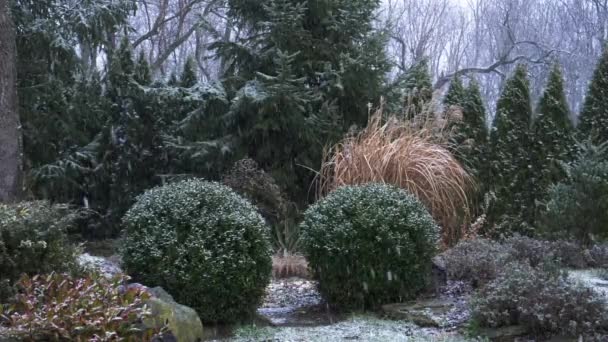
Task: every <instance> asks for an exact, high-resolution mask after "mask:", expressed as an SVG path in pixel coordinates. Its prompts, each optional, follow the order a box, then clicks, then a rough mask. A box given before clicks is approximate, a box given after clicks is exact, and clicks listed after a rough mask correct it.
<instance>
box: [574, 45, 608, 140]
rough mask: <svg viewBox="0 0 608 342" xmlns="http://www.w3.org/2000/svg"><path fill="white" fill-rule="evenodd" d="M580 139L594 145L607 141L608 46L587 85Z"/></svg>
mask: <svg viewBox="0 0 608 342" xmlns="http://www.w3.org/2000/svg"><path fill="white" fill-rule="evenodd" d="M578 130H579V133H580V137H581V138H582V139H586V138H588V137H592V139H593V141H594V142H596V143H601V142H604V141H608V46H607V47H606V48H605V49H604V53H603V55H602V57H601V58H600V61H599V64H598V65H597V68H596V69H595V73H594V74H593V79H592V80H591V84H590V85H589V90H588V92H587V97H586V99H585V103H584V105H583V110H582V112H581V116H580V123H579V125H578Z"/></svg>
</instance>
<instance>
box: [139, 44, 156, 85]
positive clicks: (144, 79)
mask: <svg viewBox="0 0 608 342" xmlns="http://www.w3.org/2000/svg"><path fill="white" fill-rule="evenodd" d="M135 81H137V83H139V84H141V85H145V86H149V85H150V84H151V83H152V75H151V74H150V65H149V64H148V60H147V59H146V56H145V55H144V51H143V50H142V51H140V52H139V58H138V59H137V65H136V66H135Z"/></svg>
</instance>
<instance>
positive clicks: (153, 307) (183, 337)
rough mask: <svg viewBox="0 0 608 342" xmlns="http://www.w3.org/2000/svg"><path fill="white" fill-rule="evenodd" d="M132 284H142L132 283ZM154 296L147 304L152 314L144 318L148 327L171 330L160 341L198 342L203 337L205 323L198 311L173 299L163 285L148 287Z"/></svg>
mask: <svg viewBox="0 0 608 342" xmlns="http://www.w3.org/2000/svg"><path fill="white" fill-rule="evenodd" d="M130 286H141V285H135V284H132V285H130ZM147 290H148V292H149V293H150V294H151V295H152V297H151V298H150V299H149V300H148V301H147V302H146V305H147V306H148V308H149V309H150V311H151V312H152V315H151V316H150V317H148V318H147V319H145V320H144V326H145V327H146V328H163V327H166V328H168V330H169V331H170V332H171V333H170V334H164V336H163V337H162V338H161V339H159V340H158V341H159V342H160V341H163V342H172V341H179V342H197V341H201V340H202V339H203V336H204V335H203V324H202V322H201V319H200V318H199V316H198V314H197V313H196V311H195V310H194V309H192V308H190V307H187V306H185V305H181V304H178V303H176V302H175V300H173V297H171V295H170V294H168V293H167V291H165V290H164V289H163V288H161V287H155V288H152V289H150V288H148V289H147Z"/></svg>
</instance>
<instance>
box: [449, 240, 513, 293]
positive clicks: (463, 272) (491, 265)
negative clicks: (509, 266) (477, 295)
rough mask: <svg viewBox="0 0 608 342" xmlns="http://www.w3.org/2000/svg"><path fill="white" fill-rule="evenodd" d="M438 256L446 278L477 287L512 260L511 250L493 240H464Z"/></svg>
mask: <svg viewBox="0 0 608 342" xmlns="http://www.w3.org/2000/svg"><path fill="white" fill-rule="evenodd" d="M440 258H441V260H442V261H443V264H444V265H445V269H446V272H447V275H448V278H450V279H453V280H464V281H469V282H471V283H472V285H473V286H474V287H479V286H482V285H484V284H486V283H488V282H489V281H491V280H493V279H494V278H496V276H497V274H498V273H499V272H500V269H501V268H502V267H503V266H504V264H505V263H507V262H508V261H509V260H512V258H513V250H511V249H510V248H509V247H507V246H504V245H502V244H500V243H499V242H497V241H493V240H486V239H475V240H464V241H461V242H460V243H458V244H457V245H456V246H455V247H453V248H451V249H449V250H447V251H446V252H444V253H442V254H441V255H440Z"/></svg>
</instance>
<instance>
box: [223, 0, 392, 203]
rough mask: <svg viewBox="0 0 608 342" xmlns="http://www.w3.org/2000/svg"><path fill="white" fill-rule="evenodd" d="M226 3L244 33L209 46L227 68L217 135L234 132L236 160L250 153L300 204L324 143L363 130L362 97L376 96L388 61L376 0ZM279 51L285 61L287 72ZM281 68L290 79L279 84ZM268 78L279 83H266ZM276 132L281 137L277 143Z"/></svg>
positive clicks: (365, 116)
mask: <svg viewBox="0 0 608 342" xmlns="http://www.w3.org/2000/svg"><path fill="white" fill-rule="evenodd" d="M228 4H229V6H230V12H229V14H230V15H231V19H232V21H233V22H234V23H235V25H238V26H239V27H241V28H242V29H243V32H248V35H247V36H244V37H243V38H242V39H241V40H240V41H239V42H238V43H232V42H231V43H225V42H217V43H215V44H214V46H213V47H214V48H215V49H216V51H217V52H218V56H219V57H220V61H221V62H222V63H223V64H224V70H225V71H226V74H225V75H223V76H224V77H223V84H224V87H225V89H226V90H227V93H228V97H229V98H230V99H231V101H232V110H231V111H230V112H229V113H228V114H227V116H226V120H224V121H225V122H228V123H229V125H228V127H226V129H225V130H224V131H223V133H224V134H231V135H235V134H236V135H235V138H236V140H237V141H238V143H237V145H238V149H237V151H236V153H235V157H237V158H239V157H242V156H244V155H246V154H249V157H251V158H252V159H254V160H255V161H256V162H257V163H258V164H259V165H260V167H261V168H262V169H265V170H266V171H270V172H272V173H273V174H274V175H279V177H278V178H280V179H279V183H280V185H281V186H282V187H284V188H287V192H288V193H289V194H290V195H292V196H294V197H297V199H298V200H299V201H300V202H305V201H307V200H308V199H310V198H311V197H310V196H308V193H309V189H310V184H311V181H312V180H313V178H314V173H311V172H309V171H308V170H310V169H313V170H316V169H319V167H320V163H321V159H322V153H323V147H324V146H326V145H328V144H331V143H333V142H335V140H337V139H338V138H339V137H341V135H342V134H343V133H344V132H345V131H346V130H348V129H349V128H351V127H352V126H358V127H361V126H364V125H365V124H366V123H367V120H368V114H369V113H368V103H377V101H379V99H380V94H381V90H382V89H381V87H382V86H383V81H384V76H385V74H386V72H387V71H388V68H389V64H388V63H387V59H386V58H385V55H384V45H385V44H384V43H385V41H386V39H385V36H384V35H383V34H380V33H378V32H376V31H375V30H374V28H373V25H372V20H373V18H374V13H375V10H376V9H377V7H378V5H379V1H377V0H372V1H370V0H352V1H325V0H322V1H321V0H305V1H301V0H265V1H251V0H231V1H229V2H228ZM281 55H283V57H281ZM284 56H289V57H290V58H289V63H288V65H289V68H285V67H284V64H285V58H284ZM285 70H289V77H288V78H284V77H283V80H281V81H279V80H280V79H281V76H280V75H281V74H284V72H285ZM266 76H272V77H275V79H274V80H272V81H271V82H269V79H268V78H267V77H266ZM288 79H289V80H291V81H289V82H286V80H288ZM296 81H297V82H296ZM270 86H272V87H273V89H272V90H271V89H269V88H268V87H270ZM277 87H279V88H280V87H285V89H284V90H282V91H278V89H277ZM287 89H290V90H292V91H293V93H292V94H291V95H289V96H288V97H289V98H290V101H293V102H292V103H288V102H287V101H285V96H287V95H288V93H287V92H286V91H285V90H287ZM277 94H282V95H281V96H278V95H277ZM296 97H298V98H296ZM295 104H297V105H295ZM236 117H239V118H246V120H235V118H236ZM286 118H290V119H289V120H287V119H286ZM254 131H257V133H256V134H259V139H256V140H255V144H252V142H251V141H249V140H248V138H249V137H250V134H251V132H254ZM263 131H266V132H268V133H269V134H270V135H269V136H266V135H264V134H262V132H263ZM279 137H280V140H281V141H282V143H280V144H277V141H276V139H275V138H279ZM279 159H280V160H283V161H284V162H283V163H278V162H277V160H279ZM287 175H289V176H287Z"/></svg>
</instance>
